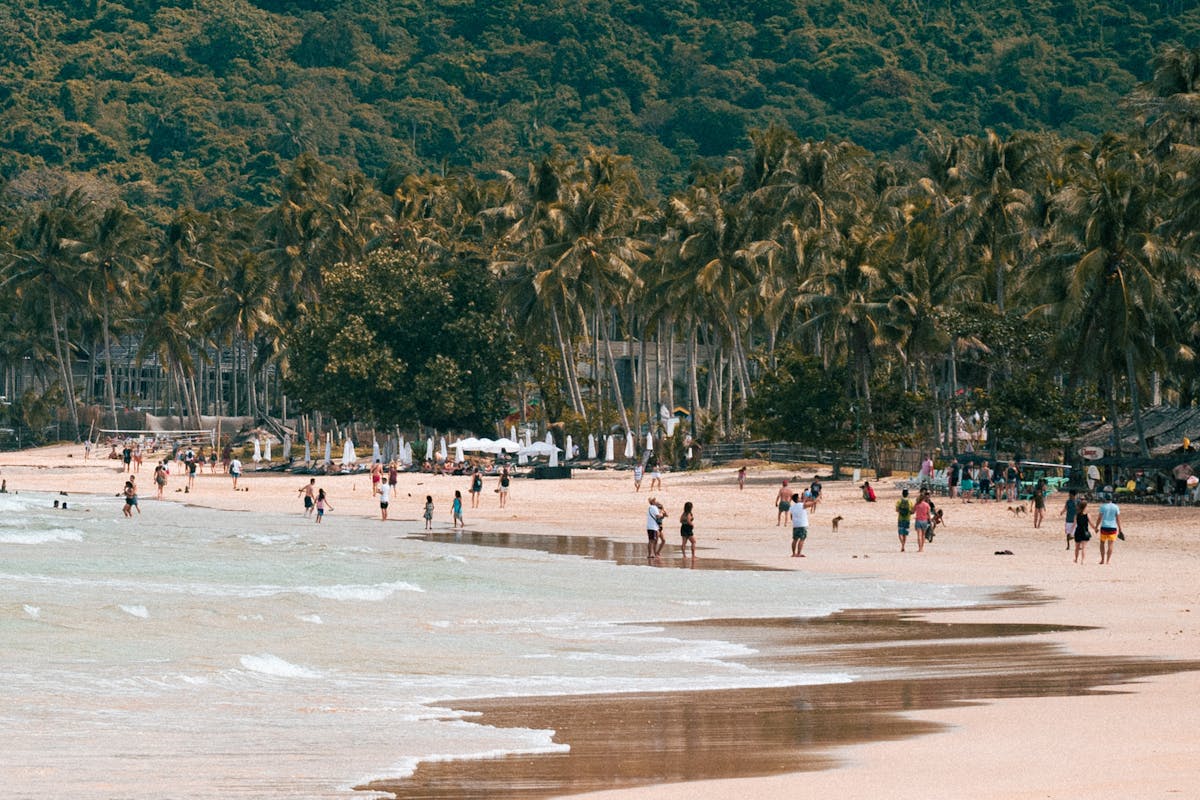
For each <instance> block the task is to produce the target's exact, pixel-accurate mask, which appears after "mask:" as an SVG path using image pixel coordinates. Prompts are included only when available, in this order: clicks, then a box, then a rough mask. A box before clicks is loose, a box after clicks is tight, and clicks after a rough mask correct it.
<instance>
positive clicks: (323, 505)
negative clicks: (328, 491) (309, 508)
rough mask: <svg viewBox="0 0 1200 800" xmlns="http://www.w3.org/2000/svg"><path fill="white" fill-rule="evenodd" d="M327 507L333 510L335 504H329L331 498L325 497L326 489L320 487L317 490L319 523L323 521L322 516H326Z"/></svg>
mask: <svg viewBox="0 0 1200 800" xmlns="http://www.w3.org/2000/svg"><path fill="white" fill-rule="evenodd" d="M326 509H329V510H330V511H333V506H331V505H329V500H328V499H326V497H325V490H324V489H318V490H317V522H318V523H319V522H320V521H321V518H322V517H324V516H325V510H326Z"/></svg>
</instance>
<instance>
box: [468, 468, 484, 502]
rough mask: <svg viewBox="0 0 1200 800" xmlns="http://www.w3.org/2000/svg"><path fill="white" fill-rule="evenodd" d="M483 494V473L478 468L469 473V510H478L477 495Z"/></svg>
mask: <svg viewBox="0 0 1200 800" xmlns="http://www.w3.org/2000/svg"><path fill="white" fill-rule="evenodd" d="M482 493H483V473H481V472H480V471H479V469H478V468H476V470H475V471H474V472H473V473H471V508H479V495H480V494H482Z"/></svg>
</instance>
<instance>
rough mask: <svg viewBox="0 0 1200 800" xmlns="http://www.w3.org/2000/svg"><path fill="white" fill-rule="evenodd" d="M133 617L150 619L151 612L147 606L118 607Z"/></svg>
mask: <svg viewBox="0 0 1200 800" xmlns="http://www.w3.org/2000/svg"><path fill="white" fill-rule="evenodd" d="M117 608H119V609H121V610H122V611H124V612H125V613H126V614H128V615H129V616H131V617H137V618H138V619H150V611H149V610H148V609H147V608H146V607H145V606H117Z"/></svg>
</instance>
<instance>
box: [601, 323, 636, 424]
mask: <svg viewBox="0 0 1200 800" xmlns="http://www.w3.org/2000/svg"><path fill="white" fill-rule="evenodd" d="M604 350H605V355H606V356H607V357H608V372H609V380H610V381H612V388H613V399H614V400H615V401H616V403H617V411H618V412H619V413H620V416H621V425H622V427H624V428H625V430H627V431H629V430H633V429H632V428H630V427H629V415H628V414H626V413H625V399H624V398H623V397H621V383H620V381H618V380H617V362H616V359H615V358H613V352H612V340H611V339H609V338H608V337H607V336H605V337H604Z"/></svg>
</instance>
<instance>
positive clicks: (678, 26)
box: [0, 0, 1200, 452]
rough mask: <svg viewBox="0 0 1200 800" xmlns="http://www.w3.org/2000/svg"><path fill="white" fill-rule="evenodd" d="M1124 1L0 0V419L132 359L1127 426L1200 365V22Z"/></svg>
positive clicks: (468, 413)
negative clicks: (14, 387)
mask: <svg viewBox="0 0 1200 800" xmlns="http://www.w3.org/2000/svg"><path fill="white" fill-rule="evenodd" d="M331 6H332V7H333V8H334V10H333V11H332V12H331V11H330V10H329V9H330V8H331ZM1136 8H1137V9H1138V10H1137V11H1135V10H1134V6H1133V5H1132V4H1128V5H1107V6H1092V5H1085V4H1083V3H1076V2H1049V1H1047V2H1040V3H1039V2H1033V3H1020V4H1006V3H999V2H986V3H978V4H975V5H973V6H970V7H967V5H966V4H955V3H939V4H932V3H930V4H924V3H919V2H911V3H907V4H884V3H873V2H862V3H857V4H854V3H848V2H836V1H835V0H830V1H829V2H824V3H783V2H774V3H772V2H763V3H755V4H745V5H742V4H735V3H690V4H681V5H680V7H679V8H674V9H666V10H661V9H654V10H653V11H651V10H647V9H646V8H644V7H642V6H638V5H634V4H631V3H616V2H614V3H590V4H585V5H584V6H583V7H582V8H579V7H575V6H572V7H571V8H569V9H568V8H567V7H566V6H565V5H561V6H560V5H557V4H554V3H538V4H532V3H531V4H517V3H510V4H503V3H497V4H486V5H485V4H476V3H466V2H451V1H449V0H448V1H447V2H443V3H441V4H438V5H437V6H434V5H428V6H427V5H422V4H420V3H411V4H400V3H381V2H368V0H349V1H348V2H343V3H340V4H336V5H334V4H330V3H305V2H273V3H268V2H259V3H257V4H251V3H248V2H244V0H208V1H206V0H195V2H190V1H189V2H186V3H166V2H162V3H157V2H149V0H147V1H146V2H135V0H129V2H126V3H124V4H121V3H109V2H102V1H101V0H95V1H93V2H85V3H68V2H61V3H56V2H49V1H48V0H47V2H42V3H40V4H37V3H32V2H16V3H12V4H9V5H7V6H6V7H4V8H3V9H0V30H3V31H4V34H5V36H6V42H7V43H8V44H9V46H8V47H7V48H6V50H5V51H4V52H3V53H0V69H2V70H3V75H4V83H3V88H2V91H0V103H2V104H3V111H2V113H3V115H4V123H5V124H4V126H3V128H0V136H3V137H5V138H4V149H3V151H2V152H0V158H2V159H3V162H2V164H0V168H2V169H3V178H4V179H5V181H6V184H5V187H4V195H3V196H4V198H5V200H6V204H5V206H4V213H3V216H2V217H0V287H2V288H3V290H4V291H3V292H0V362H2V364H3V367H4V375H5V380H6V384H7V383H8V382H9V381H10V378H11V376H12V375H13V374H14V371H15V370H16V369H17V367H18V366H20V367H21V368H22V369H28V368H30V365H32V369H33V370H34V371H35V373H36V374H37V377H38V379H39V380H38V387H39V390H38V391H34V390H32V389H30V390H29V391H26V392H25V393H24V394H23V395H22V396H21V397H17V398H13V399H14V400H15V403H14V405H13V406H12V407H11V409H10V414H9V416H10V418H11V420H12V421H13V423H14V424H17V423H19V424H21V425H24V426H25V427H26V428H27V429H28V430H29V431H30V432H32V433H35V434H36V433H37V432H39V431H42V430H44V428H45V423H46V422H47V421H48V420H51V419H53V418H55V417H57V418H58V419H59V420H60V422H62V423H64V424H65V425H66V429H67V431H69V432H71V433H72V434H75V435H77V434H78V433H79V432H80V431H84V432H86V428H87V425H86V424H85V422H86V419H85V418H86V417H88V416H89V415H90V417H91V419H92V420H93V421H101V422H102V421H103V420H104V419H108V420H111V419H114V418H116V417H117V412H118V409H119V408H121V407H127V406H128V407H132V406H138V405H142V404H144V403H145V401H146V398H145V397H143V396H141V394H140V393H141V391H143V390H142V388H141V384H135V382H134V381H133V380H132V379H131V380H130V381H128V382H126V383H124V384H122V383H121V381H120V379H119V378H117V377H115V376H116V375H117V374H118V373H119V372H120V370H115V369H114V367H115V366H123V367H125V368H126V369H125V372H124V373H123V374H129V373H130V372H132V366H133V365H134V364H142V363H151V364H153V365H154V368H155V369H158V370H160V371H161V375H162V377H163V378H164V381H163V382H164V383H165V384H166V386H167V396H166V397H159V398H157V400H156V405H158V406H171V407H174V408H176V409H178V410H181V411H182V412H184V413H186V414H187V415H188V416H191V417H193V418H195V417H198V416H199V415H200V414H201V413H232V414H251V415H254V416H260V417H261V416H267V415H279V414H280V413H281V412H282V411H283V410H284V405H285V401H284V398H285V397H290V398H291V401H292V405H291V406H290V408H289V410H290V411H292V412H297V411H299V412H303V413H313V414H316V413H319V412H325V413H332V414H335V415H336V416H337V418H338V419H341V420H342V421H346V417H348V416H353V417H354V418H356V419H357V420H359V421H362V422H366V423H369V424H374V425H380V426H383V427H389V428H390V427H391V426H394V425H399V426H406V427H407V426H412V425H415V424H420V423H424V424H433V425H436V426H439V427H457V426H463V427H471V428H475V429H476V430H478V429H479V428H480V427H482V426H484V425H486V424H487V422H488V421H489V420H494V419H496V418H497V417H499V416H502V415H503V414H504V413H506V412H507V411H508V410H509V409H510V408H514V409H517V410H518V413H520V414H526V413H529V414H536V415H537V416H538V418H539V421H542V422H562V423H564V424H565V426H566V430H567V431H568V432H571V433H575V434H577V435H578V436H580V437H581V438H582V437H584V436H586V434H587V433H592V432H597V433H600V432H609V431H612V430H626V431H637V430H640V429H642V428H643V426H645V425H647V424H653V423H654V420H656V419H657V415H658V408H659V405H660V404H665V405H667V406H668V407H671V406H674V405H682V406H683V407H684V408H686V409H687V410H688V411H689V412H690V417H691V420H692V423H693V424H694V426H695V430H696V433H697V435H699V436H700V437H701V438H702V439H705V440H713V439H719V438H737V437H741V436H745V435H748V434H751V433H758V434H764V435H772V436H779V437H783V438H788V439H792V440H796V441H802V442H812V443H819V444H830V445H838V446H851V445H854V446H862V447H864V448H865V449H868V450H869V449H871V448H872V447H876V446H886V445H888V444H892V443H897V442H903V443H907V444H929V443H936V444H938V445H939V446H942V447H944V448H945V449H947V450H954V449H957V448H958V446H959V443H958V441H957V437H958V435H959V431H960V428H961V425H960V424H958V422H957V420H958V419H959V417H960V416H961V417H965V418H968V419H970V418H972V415H974V414H975V413H979V414H983V413H986V414H987V415H988V417H989V420H990V422H989V427H990V433H991V435H992V443H993V444H994V445H997V446H1001V447H1004V448H1006V449H1013V450H1028V449H1030V448H1037V447H1048V446H1053V445H1055V444H1056V443H1061V442H1062V441H1063V440H1064V438H1065V437H1067V436H1069V434H1070V432H1071V430H1072V429H1073V428H1074V426H1075V425H1076V424H1077V423H1078V421H1079V420H1080V419H1081V418H1083V417H1085V416H1093V415H1105V416H1109V417H1112V418H1114V419H1115V418H1116V417H1117V416H1118V415H1119V414H1120V413H1123V412H1126V411H1129V410H1132V411H1133V412H1134V426H1135V427H1136V440H1137V447H1138V448H1139V449H1141V450H1142V451H1143V452H1147V451H1148V448H1149V447H1150V446H1151V445H1152V444H1154V442H1153V441H1152V440H1153V436H1152V435H1150V436H1147V434H1146V432H1145V431H1144V430H1143V429H1142V426H1141V423H1140V417H1139V415H1138V414H1137V412H1138V411H1139V409H1140V408H1141V407H1143V406H1144V405H1147V404H1151V403H1160V402H1169V403H1177V404H1179V405H1191V404H1193V403H1194V402H1195V401H1196V399H1197V397H1198V396H1200V372H1198V370H1197V365H1196V362H1195V353H1196V352H1197V349H1198V348H1200V297H1198V296H1197V292H1198V287H1200V256H1198V252H1200V251H1198V250H1197V246H1198V245H1200V236H1198V235H1197V232H1198V231H1200V180H1197V178H1196V176H1197V175H1200V150H1198V146H1200V49H1193V48H1192V47H1190V46H1188V45H1186V44H1178V43H1165V44H1164V42H1166V40H1167V39H1168V38H1169V37H1176V36H1182V35H1185V34H1186V33H1188V32H1189V31H1191V32H1195V28H1196V25H1197V22H1198V21H1200V18H1198V17H1197V11H1196V10H1194V9H1192V8H1190V7H1188V8H1186V9H1185V8H1184V4H1182V3H1159V4H1154V3H1150V4H1138V5H1137V7H1136ZM1152 12H1153V13H1152ZM1189 26H1190V27H1189ZM1193 38H1200V37H1193ZM114 353H115V354H116V355H114ZM118 358H120V359H125V360H126V361H127V362H128V363H126V364H122V365H118V364H116V363H115V359H118ZM655 364H685V365H686V366H685V367H684V368H683V369H682V370H681V371H678V372H677V371H676V370H671V369H660V368H657V367H653V366H652V365H655ZM81 373H83V374H86V375H87V376H88V378H87V379H86V380H81V378H80V375H81ZM534 399H536V404H534V403H533V400H534Z"/></svg>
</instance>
